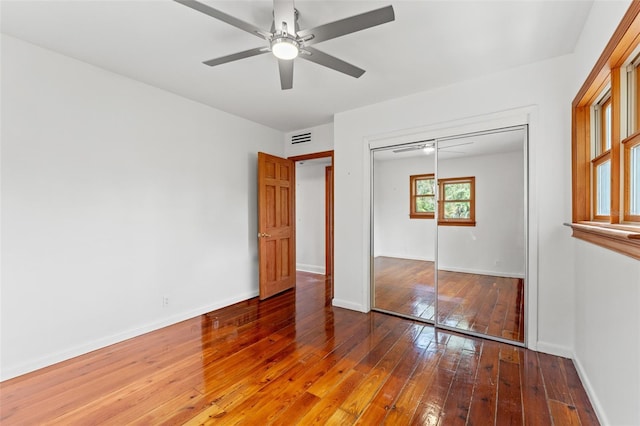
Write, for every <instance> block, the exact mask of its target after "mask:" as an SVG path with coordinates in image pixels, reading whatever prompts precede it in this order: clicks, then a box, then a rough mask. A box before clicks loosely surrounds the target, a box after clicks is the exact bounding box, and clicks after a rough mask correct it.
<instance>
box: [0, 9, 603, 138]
mask: <svg viewBox="0 0 640 426" xmlns="http://www.w3.org/2000/svg"><path fill="white" fill-rule="evenodd" d="M201 1H203V2H205V3H207V4H209V5H210V6H212V7H215V8H217V9H220V10H222V11H224V12H226V13H228V14H231V15H233V16H236V17H238V18H240V19H242V20H244V21H247V22H250V23H253V24H255V25H256V26H259V27H261V28H264V29H267V30H268V29H269V27H270V26H271V19H272V15H271V13H272V12H271V10H272V3H271V1H240V0H236V1H207V0H201ZM388 4H392V5H393V7H394V10H395V15H396V20H395V21H394V22H391V23H388V24H384V25H381V26H378V27H374V28H370V29H368V30H364V31H361V32H358V33H354V34H349V35H346V36H344V37H340V38H336V39H333V40H329V41H326V42H322V43H318V44H316V45H314V47H316V48H318V49H320V50H322V51H324V52H325V53H329V54H331V55H334V56H337V57H338V58H340V59H342V60H345V61H347V62H349V63H352V64H354V65H356V66H359V67H361V68H364V69H365V70H366V71H367V72H366V73H365V74H364V75H363V76H362V77H361V78H359V79H354V78H353V77H349V76H346V75H344V74H341V73H338V72H336V71H334V70H331V69H328V68H325V67H322V66H319V65H316V64H314V63H311V62H309V61H304V60H296V62H295V68H294V80H293V89H291V90H287V91H282V90H281V89H280V80H279V76H278V68H277V63H276V60H275V58H273V57H272V56H271V55H270V54H265V55H260V56H255V57H252V58H247V59H243V60H240V61H237V62H233V63H227V64H224V65H220V66H217V67H208V66H206V65H203V64H202V61H204V60H207V59H212V58H216V57H219V56H223V55H227V54H231V53H235V52H238V51H242V50H246V49H250V48H254V47H260V46H262V45H263V43H265V42H264V41H263V40H261V39H259V38H257V37H254V36H252V35H251V34H248V33H245V32H243V31H241V30H239V29H237V28H234V27H231V26H229V25H227V24H225V23H223V22H220V21H218V20H216V19H214V18H211V17H209V16H207V15H204V14H202V13H199V12H197V11H194V10H192V9H190V8H188V7H186V6H183V5H181V4H178V3H175V2H173V1H170V0H147V1H114V0H109V1H93V0H74V1H56V0H47V1H31V0H2V1H1V3H0V7H1V10H0V12H1V21H0V25H1V30H2V32H3V33H5V34H8V35H11V36H14V37H18V38H20V39H23V40H26V41H29V42H31V43H34V44H36V45H40V46H43V47H46V48H49V49H52V50H54V51H57V52H60V53H62V54H65V55H68V56H71V57H74V58H76V59H79V60H82V61H84V62H87V63H90V64H93V65H96V66H99V67H102V68H105V69H107V70H110V71H113V72H116V73H118V74H122V75H124V76H127V77H131V78H133V79H136V80H139V81H142V82H144V83H147V84H150V85H153V86H156V87H159V88H162V89H165V90H168V91H170V92H173V93H176V94H179V95H181V96H184V97H186V98H189V99H192V100H195V101H198V102H202V103H204V104H207V105H210V106H212V107H215V108H218V109H221V110H224V111H227V112H229V113H232V114H235V115H238V116H241V117H245V118H247V119H249V120H252V121H255V122H257V123H261V124H264V125H267V126H269V127H272V128H275V129H279V130H282V131H292V130H299V129H304V128H307V127H311V126H315V125H319V124H324V123H328V122H331V121H332V117H333V114H334V113H337V112H341V111H346V110H349V109H353V108H357V107H360V106H364V105H368V104H372V103H376V102H381V101H384V100H387V99H391V98H396V97H401V96H405V95H409V94H412V93H415V92H419V91H424V90H429V89H433V88H436V87H440V86H445V85H449V84H453V83H455V82H458V81H462V80H468V79H472V78H475V77H477V76H479V75H482V74H487V73H491V72H495V71H498V70H501V69H506V68H511V67H516V66H519V65H523V64H527V63H531V62H535V61H539V60H544V59H547V58H552V57H555V56H560V55H564V54H567V53H571V52H572V51H573V48H574V46H575V43H576V41H577V39H578V37H579V35H580V32H581V30H582V27H583V24H584V21H585V19H586V17H587V15H588V13H589V10H590V8H591V4H592V1H586V0H578V1H562V0H556V1H535V0H533V1H517V0H512V1H494V0H489V1H484V0H477V1H455V0H450V1H430V0H424V1H404V0H400V1H398V0H389V1H385V2H378V1H365V0H341V1H317V0H316V1H310V0H299V1H297V2H296V8H297V9H298V10H299V12H300V18H299V24H300V28H301V29H305V28H310V27H315V26H317V25H321V24H324V23H327V22H332V21H334V20H337V19H342V18H345V17H349V16H351V15H354V14H358V13H362V12H366V11H369V10H372V9H376V8H379V7H383V6H386V5H388Z"/></svg>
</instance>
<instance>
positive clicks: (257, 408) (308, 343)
mask: <svg viewBox="0 0 640 426" xmlns="http://www.w3.org/2000/svg"><path fill="white" fill-rule="evenodd" d="M329 289H330V287H329V285H328V283H327V282H326V281H325V279H324V277H323V276H320V275H313V274H307V273H299V274H298V285H297V287H296V289H294V290H288V291H287V292H285V293H282V294H280V295H277V296H275V297H273V298H270V299H268V300H265V301H262V302H259V301H258V300H257V299H251V300H248V301H246V302H242V303H238V304H235V305H232V306H229V307H227V308H224V309H220V310H217V311H214V312H210V313H208V314H206V315H202V316H200V317H197V318H193V319H190V320H187V321H184V322H181V323H178V324H175V325H172V326H170V327H166V328H163V329H161V330H158V331H155V332H152V333H148V334H145V335H143V336H140V337H137V338H134V339H130V340H127V341H125V342H122V343H119V344H116V345H112V346H109V347H107V348H104V349H101V350H98V351H95V352H92V353H89V354H87V355H83V356H80V357H77V358H75V359H72V360H69V361H66V362H63V363H60V364H57V365H54V366H51V367H48V368H45V369H43V370H40V371H36V372H34V373H31V374H27V375H24V376H21V377H18V378H15V379H12V380H9V381H6V382H3V383H1V384H0V423H2V425H36V424H38V425H40V424H46V425H54V424H57V425H90V424H91V425H93V424H100V425H126V424H140V425H162V424H165V425H178V424H188V425H199V424H221V425H231V424H247V425H254V424H261V425H262V424H264V425H270V424H279V425H294V424H301V425H308V424H340V425H351V424H358V425H378V424H388V425H404V424H426V425H436V424H439V425H458V424H460V425H464V424H467V425H488V424H495V425H517V424H532V425H551V424H556V425H568V424H576V425H596V424H598V422H597V419H596V417H595V415H594V412H593V410H592V407H591V405H590V403H589V401H588V399H587V396H586V394H585V392H584V389H583V387H582V385H581V384H580V380H579V378H578V376H577V374H576V371H575V369H574V366H573V364H572V362H571V360H568V359H563V358H558V357H555V356H550V355H545V354H541V353H535V352H532V351H529V350H526V349H522V348H517V347H514V346H510V345H505V344H501V343H497V342H492V341H484V340H482V339H475V338H470V337H465V336H462V335H458V334H455V333H449V332H443V331H436V330H435V329H434V328H433V327H432V326H429V325H425V324H422V323H418V322H414V321H409V320H406V319H402V318H398V317H394V316H391V315H386V314H382V313H375V312H372V313H369V314H363V313H359V312H353V311H349V310H345V309H341V308H334V307H332V306H331V304H330V302H329V300H328V298H327V294H328V291H329Z"/></svg>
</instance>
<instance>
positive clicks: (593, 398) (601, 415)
mask: <svg viewBox="0 0 640 426" xmlns="http://www.w3.org/2000/svg"><path fill="white" fill-rule="evenodd" d="M572 358H573V364H574V365H575V367H576V371H577V372H578V376H580V381H582V386H584V390H585V391H586V392H587V396H588V397H589V401H590V402H591V405H592V406H593V411H595V413H596V416H597V417H598V421H599V422H600V424H601V425H610V424H611V423H609V419H608V418H607V416H606V414H605V412H604V408H603V407H602V403H601V402H600V400H599V399H598V396H597V395H596V392H595V391H594V389H593V386H592V385H591V382H590V381H589V376H588V375H587V373H586V371H585V370H584V367H583V366H582V363H581V362H580V358H579V357H578V356H577V355H576V354H575V353H574V354H573V356H572Z"/></svg>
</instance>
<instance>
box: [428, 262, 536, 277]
mask: <svg viewBox="0 0 640 426" xmlns="http://www.w3.org/2000/svg"><path fill="white" fill-rule="evenodd" d="M438 270H440V271H448V272H460V273H463V274H476V275H488V276H491V277H503V278H521V279H524V277H525V274H524V272H509V271H485V270H481V269H472V268H458V267H457V266H441V265H438Z"/></svg>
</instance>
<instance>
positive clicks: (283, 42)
mask: <svg viewBox="0 0 640 426" xmlns="http://www.w3.org/2000/svg"><path fill="white" fill-rule="evenodd" d="M271 52H272V53H273V56H275V57H276V58H278V59H284V60H287V61H288V60H291V59H294V58H295V57H297V56H298V53H300V44H299V43H298V42H297V41H296V39H294V38H293V37H286V36H284V37H276V38H274V39H273V40H272V41H271Z"/></svg>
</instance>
